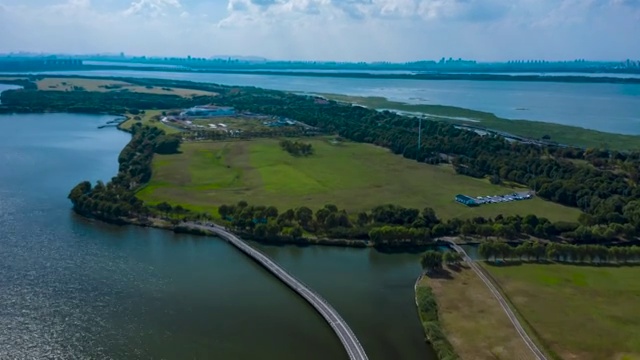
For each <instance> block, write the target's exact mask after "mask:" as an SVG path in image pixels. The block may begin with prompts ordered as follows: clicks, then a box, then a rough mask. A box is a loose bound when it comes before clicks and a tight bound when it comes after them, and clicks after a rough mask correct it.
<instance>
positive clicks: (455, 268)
mask: <svg viewBox="0 0 640 360" xmlns="http://www.w3.org/2000/svg"><path fill="white" fill-rule="evenodd" d="M447 269H449V270H451V271H453V272H456V273H459V272H460V271H462V270H464V269H469V266H468V265H465V264H448V265H447Z"/></svg>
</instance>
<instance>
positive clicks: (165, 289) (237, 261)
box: [0, 114, 435, 360]
mask: <svg viewBox="0 0 640 360" xmlns="http://www.w3.org/2000/svg"><path fill="white" fill-rule="evenodd" d="M110 119H112V117H108V116H89V115H77V114H76V115H69V114H42V115H33V114H21V115H0V126H2V129H3V131H2V132H0V234H1V236H0V304H2V306H0V358H2V359H4V358H7V359H21V358H37V359H41V358H54V359H67V358H85V359H86V358H98V359H139V358H164V359H180V360H181V359H234V360H236V359H247V360H248V359H256V358H260V359H282V360H289V359H291V360H294V359H295V360H297V359H318V360H326V359H337V360H339V359H346V354H345V352H344V350H343V349H342V347H341V345H340V343H339V341H338V340H337V338H336V337H335V335H334V334H333V332H332V331H331V329H330V327H329V326H328V325H327V324H325V323H324V321H323V320H322V318H321V317H320V316H319V315H317V314H316V313H315V312H314V310H313V309H312V308H311V307H310V306H309V305H307V304H306V303H305V302H304V301H303V300H302V299H301V298H299V297H298V296H297V295H296V294H295V293H293V292H291V291H290V290H289V289H288V288H286V287H285V286H284V285H283V284H281V283H280V282H279V281H278V280H276V279H275V278H273V277H272V276H271V275H270V274H269V273H267V272H266V271H265V270H263V269H262V268H260V267H259V266H257V265H256V264H255V263H253V262H252V261H249V260H248V259H247V258H246V257H245V256H243V255H242V254H241V253H239V252H238V251H236V250H235V249H234V248H233V247H231V246H230V245H228V244H227V243H225V242H223V241H220V240H219V239H216V238H202V237H193V236H188V235H177V234H173V233H171V232H167V231H162V230H156V229H146V228H139V227H133V226H125V227H117V226H111V225H106V224H103V223H100V222H96V221H90V220H87V219H84V218H81V217H78V216H76V215H75V214H73V212H72V211H71V205H70V203H69V201H68V200H67V199H66V196H67V194H68V192H69V189H71V188H72V187H73V186H74V185H75V184H76V183H78V182H79V181H81V180H91V181H96V180H99V179H102V180H105V181H106V180H108V179H109V178H110V177H111V176H113V175H114V174H115V173H116V171H117V157H118V153H119V152H120V150H121V149H122V148H123V147H124V145H125V144H126V143H127V142H128V141H129V135H128V134H126V133H123V132H120V131H117V130H115V129H114V128H105V129H97V126H98V125H102V124H104V123H106V122H107V121H108V120H110ZM261 248H262V249H263V250H264V251H265V252H267V253H268V254H269V255H271V256H273V257H274V259H275V260H276V261H278V262H280V263H281V264H282V265H283V266H284V267H285V268H286V269H287V270H289V271H290V272H291V273H293V274H295V275H296V276H298V277H299V278H300V279H301V280H303V281H304V282H306V283H307V284H309V285H310V286H311V287H313V288H314V289H315V290H316V291H318V292H319V293H320V294H322V295H323V296H324V297H325V298H326V299H327V300H328V301H330V302H331V303H332V305H334V307H335V308H336V309H337V310H338V311H339V312H340V314H341V315H342V316H343V317H344V318H345V320H347V321H348V322H349V324H350V326H351V327H352V329H353V330H354V332H355V333H356V335H357V336H358V337H359V339H360V340H361V342H362V343H363V346H364V347H365V349H366V351H367V353H368V355H369V358H370V359H372V360H386V359H408V360H410V359H427V360H433V359H435V358H434V357H433V353H432V352H431V351H430V350H429V347H428V346H427V345H426V344H425V343H424V341H423V338H424V336H423V333H422V329H421V327H420V324H419V321H418V318H417V314H416V309H415V305H414V303H413V283H414V281H415V278H416V277H417V275H418V274H419V273H420V268H419V264H418V256H417V255H409V254H405V255H402V254H400V255H398V254H396V255H387V254H382V253H379V252H376V251H375V250H369V249H367V250H365V249H342V248H329V247H307V248H298V247H261Z"/></svg>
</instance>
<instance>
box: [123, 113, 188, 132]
mask: <svg viewBox="0 0 640 360" xmlns="http://www.w3.org/2000/svg"><path fill="white" fill-rule="evenodd" d="M161 113H162V111H161V110H147V111H145V113H144V114H140V115H138V116H140V120H135V119H134V115H131V114H128V116H129V120H127V121H125V122H123V123H122V124H120V126H119V127H120V129H122V130H128V129H130V128H131V126H133V124H135V123H141V124H143V125H149V126H155V127H157V128H160V129H162V130H164V132H165V133H167V134H175V133H179V132H180V130H178V129H176V128H174V127H171V126H169V125H166V124H165V123H163V122H161V121H158V120H155V119H154V117H156V116H158V115H160V114H161Z"/></svg>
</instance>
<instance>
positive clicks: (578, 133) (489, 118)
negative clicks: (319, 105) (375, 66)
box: [321, 94, 640, 150]
mask: <svg viewBox="0 0 640 360" xmlns="http://www.w3.org/2000/svg"><path fill="white" fill-rule="evenodd" d="M321 95H322V96H324V97H326V98H329V99H333V100H336V101H343V102H349V103H354V104H359V105H362V106H366V107H370V108H374V109H393V110H400V111H406V112H412V113H421V114H425V115H430V116H431V117H432V118H433V119H434V120H442V121H450V122H455V123H460V124H465V125H471V126H481V127H484V128H488V129H494V130H499V131H504V132H508V133H511V134H514V135H519V136H524V137H528V138H532V139H541V138H542V137H543V136H545V135H549V136H550V137H551V140H553V141H556V142H558V143H561V144H569V145H575V146H584V147H600V148H603V147H605V148H610V149H615V150H637V149H640V136H633V135H622V134H612V133H605V132H601V131H596V130H589V129H584V128H580V127H575V126H567V125H560V124H553V123H547V122H541V121H529V120H510V119H503V118H499V117H497V116H496V115H494V114H492V113H487V112H482V111H477V110H471V109H465V108H459V107H455V106H443V105H426V104H424V105H416V104H406V103H402V102H397V101H390V100H387V99H386V98H383V97H359V96H347V95H337V94H321ZM454 117H455V118H464V119H469V121H465V120H460V119H457V120H456V119H448V118H454Z"/></svg>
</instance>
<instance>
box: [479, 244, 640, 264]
mask: <svg viewBox="0 0 640 360" xmlns="http://www.w3.org/2000/svg"><path fill="white" fill-rule="evenodd" d="M478 254H479V255H480V256H481V257H482V258H483V259H485V260H493V261H498V260H502V261H514V260H518V261H542V260H546V261H561V262H573V263H585V262H590V263H597V264H603V263H629V262H638V261H640V246H612V247H607V246H603V245H575V244H563V243H542V242H539V241H527V242H524V243H521V244H520V245H518V246H515V247H514V246H510V245H509V244H507V243H504V242H500V241H487V242H484V243H482V244H480V246H479V247H478Z"/></svg>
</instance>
